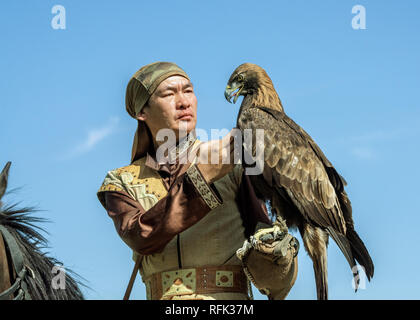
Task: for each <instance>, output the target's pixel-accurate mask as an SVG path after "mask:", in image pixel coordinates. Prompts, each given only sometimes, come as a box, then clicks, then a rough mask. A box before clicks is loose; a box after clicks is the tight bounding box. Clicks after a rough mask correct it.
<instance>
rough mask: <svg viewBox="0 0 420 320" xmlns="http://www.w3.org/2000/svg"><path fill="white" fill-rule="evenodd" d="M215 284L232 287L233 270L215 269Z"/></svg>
mask: <svg viewBox="0 0 420 320" xmlns="http://www.w3.org/2000/svg"><path fill="white" fill-rule="evenodd" d="M216 286H218V287H231V288H232V287H233V272H232V271H222V270H218V271H216Z"/></svg>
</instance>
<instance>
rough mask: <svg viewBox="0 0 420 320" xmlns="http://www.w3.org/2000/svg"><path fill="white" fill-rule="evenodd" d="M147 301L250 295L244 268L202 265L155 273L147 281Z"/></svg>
mask: <svg viewBox="0 0 420 320" xmlns="http://www.w3.org/2000/svg"><path fill="white" fill-rule="evenodd" d="M144 282H145V284H146V292H147V299H149V300H150V299H151V300H159V299H170V298H171V297H173V296H176V295H188V294H204V295H205V294H209V293H220V292H235V293H244V294H248V279H247V278H246V276H245V273H244V272H243V270H242V266H238V265H232V266H231V265H224V266H217V267H216V266H203V267H198V268H190V269H178V270H172V271H165V272H158V273H154V274H152V275H151V276H149V277H148V278H146V279H145V281H144Z"/></svg>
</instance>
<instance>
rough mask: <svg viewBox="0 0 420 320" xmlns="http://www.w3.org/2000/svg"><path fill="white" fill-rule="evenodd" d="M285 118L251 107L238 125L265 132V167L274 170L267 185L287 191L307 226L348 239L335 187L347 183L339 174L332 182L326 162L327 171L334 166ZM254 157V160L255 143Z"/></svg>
mask: <svg viewBox="0 0 420 320" xmlns="http://www.w3.org/2000/svg"><path fill="white" fill-rule="evenodd" d="M286 117H287V116H286V115H285V114H284V113H282V112H276V111H275V110H270V109H266V108H257V107H250V108H244V109H243V111H242V112H241V114H240V115H239V118H238V125H239V127H240V129H241V130H243V129H261V128H263V129H264V130H265V131H264V139H265V141H264V142H265V145H264V159H265V163H264V165H265V166H269V167H270V168H272V170H271V171H272V172H271V173H272V179H273V181H269V182H268V183H270V184H271V183H273V182H274V184H275V185H276V186H277V187H278V188H284V189H285V190H286V191H287V193H288V195H289V196H290V198H291V199H292V201H293V202H294V204H295V205H296V207H297V208H298V209H299V211H300V212H301V213H302V215H303V216H304V217H305V218H306V219H307V220H308V222H311V223H315V224H316V225H317V226H319V227H322V228H326V229H330V228H332V229H334V230H335V231H338V232H339V233H341V234H343V235H345V234H346V222H345V219H344V216H343V212H342V210H341V206H340V201H339V199H338V197H337V194H336V188H335V186H334V185H333V183H334V184H337V186H339V184H340V183H343V184H344V183H345V182H344V179H343V180H341V176H339V175H338V173H337V175H336V176H335V177H336V179H335V180H333V183H332V182H331V181H330V177H329V175H328V173H327V170H326V167H325V166H324V161H325V163H326V164H327V167H331V168H332V165H331V164H330V163H329V161H328V160H327V159H326V157H325V156H324V155H323V154H322V151H321V150H320V149H319V147H318V146H316V144H315V142H313V140H312V139H311V138H310V137H309V135H308V134H306V133H305V132H304V131H303V129H301V128H300V127H299V126H298V125H297V124H295V123H294V122H293V121H292V120H291V119H290V118H286ZM290 121H292V122H290ZM308 138H309V139H308ZM248 149H249V148H248ZM249 150H250V149H249ZM252 153H253V156H255V153H256V146H255V143H253V145H252ZM320 155H321V156H320ZM334 171H335V170H334ZM341 187H342V186H341Z"/></svg>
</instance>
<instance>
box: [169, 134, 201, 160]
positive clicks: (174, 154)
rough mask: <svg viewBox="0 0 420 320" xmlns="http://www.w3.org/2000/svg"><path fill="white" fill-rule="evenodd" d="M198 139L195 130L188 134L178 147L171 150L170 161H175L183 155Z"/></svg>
mask: <svg viewBox="0 0 420 320" xmlns="http://www.w3.org/2000/svg"><path fill="white" fill-rule="evenodd" d="M196 140H197V137H196V135H195V131H193V132H191V133H190V134H188V136H187V137H185V138H184V139H183V140H182V141H181V142H180V143H179V144H178V145H177V146H176V147H173V148H172V149H171V150H169V163H174V162H175V161H176V159H177V158H178V157H181V156H182V155H183V154H184V152H185V151H187V150H188V148H189V147H190V146H191V145H193V144H194V142H195V141H196Z"/></svg>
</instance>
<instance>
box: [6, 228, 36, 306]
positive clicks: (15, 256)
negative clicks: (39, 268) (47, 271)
mask: <svg viewBox="0 0 420 320" xmlns="http://www.w3.org/2000/svg"><path fill="white" fill-rule="evenodd" d="M0 233H1V234H2V235H3V239H4V242H5V243H6V245H7V247H8V248H9V252H10V256H11V258H12V264H13V268H14V269H15V272H16V275H17V277H16V279H15V282H14V283H13V284H12V286H11V287H10V288H9V289H6V290H5V291H3V292H1V293H0V300H8V299H9V297H10V295H12V294H15V293H16V296H15V297H14V298H13V300H23V299H25V300H31V296H30V295H29V292H28V286H27V284H26V282H25V281H27V280H26V277H27V276H28V270H29V271H30V276H31V277H32V278H35V275H34V272H33V271H32V270H31V269H30V268H29V267H28V266H26V265H25V264H24V262H23V254H22V251H21V250H20V248H19V246H18V244H17V242H16V240H15V238H14V237H13V236H12V234H11V233H10V232H9V230H7V229H6V228H5V227H4V226H2V225H0Z"/></svg>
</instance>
